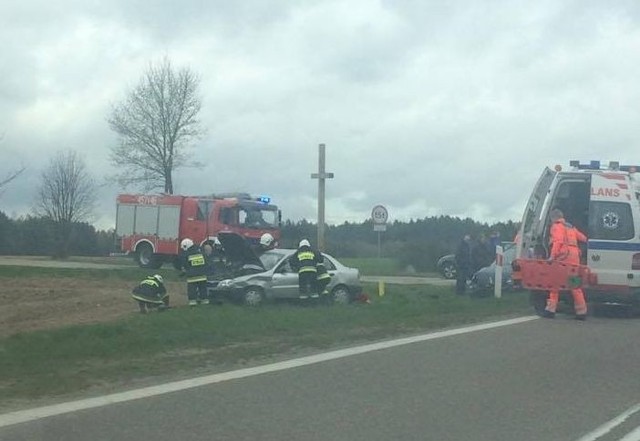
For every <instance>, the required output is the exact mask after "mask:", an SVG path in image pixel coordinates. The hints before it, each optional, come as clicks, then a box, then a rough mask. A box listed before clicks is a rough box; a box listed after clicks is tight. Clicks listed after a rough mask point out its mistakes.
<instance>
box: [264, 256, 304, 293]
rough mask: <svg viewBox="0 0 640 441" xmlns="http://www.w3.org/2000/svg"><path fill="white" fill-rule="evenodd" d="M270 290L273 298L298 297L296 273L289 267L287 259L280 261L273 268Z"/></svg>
mask: <svg viewBox="0 0 640 441" xmlns="http://www.w3.org/2000/svg"><path fill="white" fill-rule="evenodd" d="M270 291H271V292H270V294H271V297H272V298H274V299H286V298H297V297H298V273H296V272H294V271H293V269H291V265H290V264H289V259H285V260H284V261H282V262H280V263H279V264H278V265H277V266H276V268H275V269H274V271H273V277H272V280H271V288H270Z"/></svg>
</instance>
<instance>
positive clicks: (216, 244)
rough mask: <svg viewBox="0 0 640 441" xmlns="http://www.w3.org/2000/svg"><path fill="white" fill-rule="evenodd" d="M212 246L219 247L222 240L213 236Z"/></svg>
mask: <svg viewBox="0 0 640 441" xmlns="http://www.w3.org/2000/svg"><path fill="white" fill-rule="evenodd" d="M213 246H214V247H221V246H222V242H220V239H218V238H217V237H214V238H213Z"/></svg>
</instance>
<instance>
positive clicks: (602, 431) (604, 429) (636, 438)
mask: <svg viewBox="0 0 640 441" xmlns="http://www.w3.org/2000/svg"><path fill="white" fill-rule="evenodd" d="M638 411H640V403H638V404H636V405H635V406H632V407H630V408H629V409H627V410H625V411H624V412H622V413H621V414H620V415H618V416H617V417H615V418H613V419H612V420H609V421H607V422H606V423H604V424H603V425H602V426H600V427H598V428H597V429H596V430H594V431H593V432H589V433H587V434H586V435H584V436H583V437H582V438H580V439H578V441H595V440H597V439H599V438H601V437H602V436H603V435H606V434H607V433H609V432H611V431H612V430H613V429H615V428H616V427H618V426H619V425H620V424H622V423H624V422H625V421H626V420H627V419H628V418H629V417H630V416H631V415H633V414H634V413H636V412H638ZM621 441H640V428H638V429H636V430H634V431H633V432H631V433H629V434H628V435H626V436H625V437H624V438H622V440H621Z"/></svg>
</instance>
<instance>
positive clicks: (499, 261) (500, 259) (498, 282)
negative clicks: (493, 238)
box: [493, 245, 504, 299]
mask: <svg viewBox="0 0 640 441" xmlns="http://www.w3.org/2000/svg"><path fill="white" fill-rule="evenodd" d="M503 264H504V250H503V249H502V247H501V246H500V245H498V246H496V274H495V277H494V279H493V280H494V283H493V287H494V289H493V295H494V296H495V297H496V299H499V298H501V297H502V265H503Z"/></svg>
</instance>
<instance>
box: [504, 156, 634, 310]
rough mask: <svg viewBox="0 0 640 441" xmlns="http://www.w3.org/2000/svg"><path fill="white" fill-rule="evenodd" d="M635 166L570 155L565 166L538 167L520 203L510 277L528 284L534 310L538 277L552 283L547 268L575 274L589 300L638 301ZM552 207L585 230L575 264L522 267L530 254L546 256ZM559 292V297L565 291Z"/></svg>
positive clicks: (540, 299) (542, 295) (538, 303)
mask: <svg viewBox="0 0 640 441" xmlns="http://www.w3.org/2000/svg"><path fill="white" fill-rule="evenodd" d="M636 170H640V168H639V167H637V166H626V165H620V164H619V163H618V162H610V163H609V165H608V166H606V167H603V166H602V165H601V164H600V161H591V162H590V163H588V164H581V163H580V162H579V161H571V162H570V169H569V170H567V171H564V170H562V168H561V167H560V166H556V168H555V170H551V169H549V168H546V169H545V170H544V171H543V172H542V175H541V176H540V178H539V179H538V182H537V184H536V186H535V187H534V189H533V192H532V194H531V196H530V198H529V201H528V203H527V206H526V207H525V212H524V216H523V218H522V223H521V225H520V231H519V233H518V237H517V244H516V246H517V249H516V260H515V261H514V264H513V267H514V268H513V269H514V276H513V277H514V283H516V284H519V285H521V286H523V287H525V288H528V289H530V290H531V301H532V304H533V306H534V307H535V309H536V312H538V313H541V312H542V310H544V305H545V301H546V295H547V291H546V290H544V289H541V287H544V286H545V283H544V282H546V283H547V285H549V286H550V285H553V284H554V283H556V282H553V281H549V277H550V274H555V276H559V277H560V278H562V277H564V278H565V280H568V279H571V278H572V277H573V278H574V280H576V279H575V277H578V279H577V280H579V282H578V283H579V285H581V286H582V287H583V289H584V291H585V294H586V296H587V300H588V301H589V302H590V303H595V304H607V303H609V304H624V305H630V306H634V307H635V306H638V305H640V203H639V202H638V196H639V195H640V173H636ZM553 208H559V209H560V210H562V212H563V213H564V217H565V220H566V221H567V222H569V223H571V224H572V225H574V226H575V227H576V228H578V229H579V230H580V231H582V232H583V233H585V234H586V235H587V238H588V242H587V244H586V246H584V247H583V248H582V249H581V251H582V252H581V256H582V261H581V265H580V267H579V268H568V267H567V268H566V271H567V272H566V274H562V269H561V271H560V273H558V271H555V273H554V271H546V272H545V271H537V272H536V271H529V272H527V271H524V270H523V269H524V268H526V267H527V265H528V266H529V267H530V268H531V267H533V266H535V265H531V264H534V262H533V261H534V260H536V261H537V263H538V264H542V261H543V260H546V259H547V258H548V256H549V251H550V243H549V239H550V238H549V234H550V232H549V230H550V222H551V221H550V219H549V212H550V211H551V210H552V209H553ZM548 265H552V263H549V264H548ZM539 268H542V269H544V264H542V266H539ZM555 269H556V270H558V268H555ZM569 270H571V273H569V272H568V271H569ZM545 278H546V279H545ZM536 279H537V280H536ZM542 279H545V280H542ZM562 283H563V282H562V281H561V282H560V285H558V284H557V283H556V285H555V286H556V287H561V286H562ZM567 284H568V285H569V284H570V283H569V282H567ZM572 286H576V285H572ZM567 287H568V286H567ZM564 294H565V295H564V296H563V297H564V298H565V299H568V298H569V297H570V296H567V295H566V294H567V293H566V292H565V293H564Z"/></svg>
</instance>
